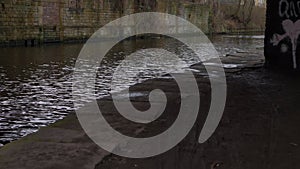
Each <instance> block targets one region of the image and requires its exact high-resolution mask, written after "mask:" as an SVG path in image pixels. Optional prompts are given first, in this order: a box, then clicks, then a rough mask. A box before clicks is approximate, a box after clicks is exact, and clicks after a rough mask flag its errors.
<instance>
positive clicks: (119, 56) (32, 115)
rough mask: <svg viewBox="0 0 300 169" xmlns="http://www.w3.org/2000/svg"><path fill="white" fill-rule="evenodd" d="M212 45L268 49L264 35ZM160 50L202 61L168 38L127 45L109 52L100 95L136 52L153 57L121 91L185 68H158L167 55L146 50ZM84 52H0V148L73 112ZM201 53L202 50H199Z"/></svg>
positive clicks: (76, 48) (70, 47)
mask: <svg viewBox="0 0 300 169" xmlns="http://www.w3.org/2000/svg"><path fill="white" fill-rule="evenodd" d="M212 41H213V43H214V45H215V47H216V49H217V51H218V52H219V53H220V55H221V56H225V55H226V54H228V53H234V52H246V51H250V50H258V51H260V52H262V46H263V39H262V38H261V36H254V38H250V36H247V37H245V38H241V37H239V36H216V37H213V38H212ZM161 47H163V48H164V49H166V50H168V51H172V52H174V53H176V54H177V55H180V56H181V58H183V60H184V61H186V62H187V63H188V65H191V64H193V63H196V62H199V60H197V59H196V60H195V58H194V57H191V55H192V52H191V51H189V50H188V49H187V48H186V47H185V46H183V45H182V44H179V43H177V42H174V40H171V39H168V38H153V39H148V40H142V39H140V40H130V41H124V42H123V43H122V44H121V45H117V46H116V47H114V48H113V49H112V50H111V51H110V53H109V54H108V55H107V57H106V59H105V60H103V62H102V64H101V65H100V67H99V71H98V78H97V81H96V88H97V97H98V98H101V97H103V96H106V95H108V94H109V92H110V88H111V81H112V75H113V72H114V71H115V69H116V68H117V66H118V65H119V64H120V63H122V60H123V59H124V58H125V56H128V55H130V54H131V53H133V52H136V51H138V52H137V54H136V56H139V55H140V56H142V55H143V54H145V55H149V57H148V60H147V57H143V59H141V60H140V61H139V65H138V68H137V67H135V68H137V69H132V66H129V68H128V69H126V73H129V74H130V73H133V75H134V76H132V78H130V79H128V80H127V83H122V84H120V83H118V82H117V81H116V82H114V85H116V87H117V88H116V89H117V90H121V89H124V87H125V88H126V87H128V86H130V85H132V84H135V83H137V82H141V81H143V80H145V79H149V78H153V77H157V76H159V75H161V74H163V73H167V72H170V71H180V70H181V68H182V67H186V66H183V65H184V64H174V65H172V64H170V65H169V67H168V69H170V70H165V69H157V67H156V66H155V64H156V63H158V62H161V60H155V59H153V58H155V57H157V56H159V55H162V53H159V52H157V53H155V52H152V53H151V51H150V52H149V50H146V48H161ZM81 48H82V44H64V45H50V46H43V47H32V48H25V47H13V48H0V51H1V52H0V96H1V98H0V107H1V110H0V146H1V145H2V144H6V143H8V142H10V141H12V140H15V139H17V138H20V137H23V136H25V135H27V134H29V133H32V132H35V131H37V130H38V128H39V127H41V126H46V125H48V124H50V123H53V122H55V121H56V120H58V119H61V118H63V117H64V116H66V115H67V114H68V113H70V112H72V110H73V109H74V107H73V102H72V96H71V86H72V83H71V73H72V71H73V67H74V65H75V62H76V58H77V56H78V54H79V52H80V50H81ZM125 49H126V51H125ZM201 51H202V50H201V48H200V47H199V51H197V52H201ZM136 56H135V57H136ZM149 58H150V60H149ZM83 62H84V61H83ZM122 64H124V63H122ZM228 66H229V67H232V66H234V65H228ZM87 70H88V65H87ZM123 71H124V70H123ZM137 72H138V73H137ZM83 79H84V78H83ZM81 98H82V102H85V101H88V100H89V99H90V98H89V96H82V97H81Z"/></svg>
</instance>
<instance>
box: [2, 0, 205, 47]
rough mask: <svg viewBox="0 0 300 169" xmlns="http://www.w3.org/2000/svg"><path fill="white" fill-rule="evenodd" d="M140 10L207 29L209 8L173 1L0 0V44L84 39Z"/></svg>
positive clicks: (199, 4)
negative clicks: (183, 19) (189, 22)
mask: <svg viewBox="0 0 300 169" xmlns="http://www.w3.org/2000/svg"><path fill="white" fill-rule="evenodd" d="M142 11H158V12H167V13H170V14H175V15H178V16H181V17H183V18H185V19H188V20H190V21H191V22H192V23H194V24H195V25H197V26H199V27H200V28H201V29H202V30H203V31H204V32H208V30H209V28H208V25H209V24H208V20H209V8H207V6H205V5H204V4H202V3H198V4H193V5H191V4H188V3H182V2H181V1H175V2H174V1H172V0H162V1H156V0H0V30H1V31H0V44H9V45H24V44H25V45H34V44H38V43H45V42H61V41H73V40H76V41H78V40H85V39H87V38H88V37H89V36H90V35H92V33H94V32H95V31H96V30H97V29H99V28H100V27H101V26H103V25H105V24H106V23H108V22H110V21H112V20H114V19H116V18H118V17H121V16H123V15H126V14H131V13H135V12H142Z"/></svg>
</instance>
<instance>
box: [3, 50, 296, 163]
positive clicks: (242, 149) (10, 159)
mask: <svg viewBox="0 0 300 169" xmlns="http://www.w3.org/2000/svg"><path fill="white" fill-rule="evenodd" d="M222 61H223V63H224V67H226V68H227V69H226V72H227V87H228V94H227V103H226V108H225V112H224V115H223V118H222V120H221V123H220V125H219V127H218V128H217V130H216V132H215V133H214V134H213V136H212V137H211V138H210V139H209V140H208V141H207V142H205V143H204V144H199V143H198V142H197V139H198V136H199V133H200V131H201V128H202V126H203V124H204V121H205V119H206V116H207V110H208V109H209V106H210V90H211V89H210V83H209V79H208V77H207V75H206V73H205V71H204V67H203V65H202V64H196V65H193V66H192V67H191V69H193V70H195V71H194V75H195V77H196V80H197V83H198V87H199V90H200V93H201V108H200V111H199V114H198V119H197V121H196V124H195V125H194V127H193V129H192V130H191V131H190V133H189V134H188V136H187V137H186V138H185V139H184V140H183V141H182V142H181V143H180V144H178V145H177V146H175V147H174V148H173V149H171V150H170V151H168V152H166V153H164V154H161V155H159V156H156V157H151V158H146V159H129V158H124V157H119V156H116V155H112V154H110V153H109V152H106V151H104V150H102V149H101V148H99V147H98V146H97V145H96V144H95V143H93V142H92V141H91V140H90V139H89V138H88V137H87V135H86V134H85V132H84V131H83V130H82V128H81V126H80V124H79V122H78V120H77V117H76V115H75V114H74V113H73V114H70V115H68V116H67V117H66V118H65V119H63V120H60V121H58V122H56V123H54V124H52V125H50V126H48V127H43V128H41V129H40V130H39V131H38V132H37V133H33V134H30V135H28V136H26V137H24V138H22V139H20V140H17V141H14V142H12V143H10V144H7V145H5V146H4V147H3V148H1V149H0V169H94V168H96V169H118V168H120V169H121V168H122V169H124V168H125V169H127V168H128V169H129V168H139V169H156V168H158V169H194V168H195V169H196V168H197V169H199V168H203V169H214V168H226V169H227V168H228V169H229V168H237V169H238V168H243V169H245V168H246V169H253V168H255V169H297V168H300V164H299V163H298V162H299V161H300V135H299V134H298V133H299V129H300V125H299V122H300V112H299V110H300V104H299V100H300V88H299V85H300V79H299V78H298V77H297V75H294V74H289V73H282V72H275V71H269V70H266V69H264V68H262V64H263V57H262V55H261V54H253V53H237V54H234V55H229V56H227V57H224V58H223V59H222ZM206 64H209V61H208V63H206ZM156 88H160V89H162V90H163V91H164V92H165V93H166V95H167V98H168V103H167V108H166V111H165V112H164V113H163V115H162V116H161V117H160V118H159V119H157V120H155V121H154V122H152V123H149V124H147V125H144V124H137V123H132V122H130V121H128V120H126V119H124V118H123V117H122V116H121V115H120V114H118V112H117V110H116V109H115V108H114V106H113V103H112V100H111V98H110V97H107V98H104V99H101V100H99V101H98V105H99V107H100V108H101V110H102V112H103V114H104V116H105V118H106V120H107V121H108V122H109V123H110V124H111V126H112V127H114V128H115V129H116V130H118V131H119V132H121V133H123V134H126V135H129V136H135V137H149V136H154V135H156V134H158V133H161V132H163V131H165V130H166V129H167V128H168V127H170V126H171V125H172V123H173V122H174V120H175V119H176V116H177V114H178V109H179V107H180V93H179V91H178V87H177V85H176V82H175V81H174V80H173V79H172V78H170V77H168V76H165V77H163V78H158V79H151V80H147V81H145V82H143V83H141V84H137V85H134V86H132V87H131V88H130V91H131V93H132V96H133V97H131V101H132V103H133V105H134V106H135V107H136V108H137V109H139V110H147V109H148V108H149V106H150V105H149V102H148V94H149V91H151V90H153V89H156ZM112 144H113V143H112Z"/></svg>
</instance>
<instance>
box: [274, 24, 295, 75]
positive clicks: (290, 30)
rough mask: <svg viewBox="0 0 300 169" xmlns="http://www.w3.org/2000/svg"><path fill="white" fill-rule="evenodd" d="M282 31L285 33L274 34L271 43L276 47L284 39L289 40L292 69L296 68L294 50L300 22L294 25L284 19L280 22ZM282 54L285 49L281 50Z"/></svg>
mask: <svg viewBox="0 0 300 169" xmlns="http://www.w3.org/2000/svg"><path fill="white" fill-rule="evenodd" d="M282 27H283V30H284V31H285V33H284V34H282V35H279V34H274V35H273V38H272V39H271V43H272V44H273V45H274V46H275V45H278V44H279V42H281V41H282V40H283V39H285V38H289V39H290V40H291V43H292V54H293V66H294V69H296V68H297V62H296V49H297V41H298V36H299V35H300V20H298V21H296V22H295V23H294V22H293V21H291V20H289V19H286V20H284V21H283V22H282ZM281 51H282V52H285V51H286V49H285V48H282V50H281Z"/></svg>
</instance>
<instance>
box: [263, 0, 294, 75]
mask: <svg viewBox="0 0 300 169" xmlns="http://www.w3.org/2000/svg"><path fill="white" fill-rule="evenodd" d="M299 34H300V0H267V17H266V32H265V35H266V36H265V57H266V66H269V67H274V68H283V69H297V70H300V56H299V55H300V45H299V44H300V42H299V40H298V38H299Z"/></svg>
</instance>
